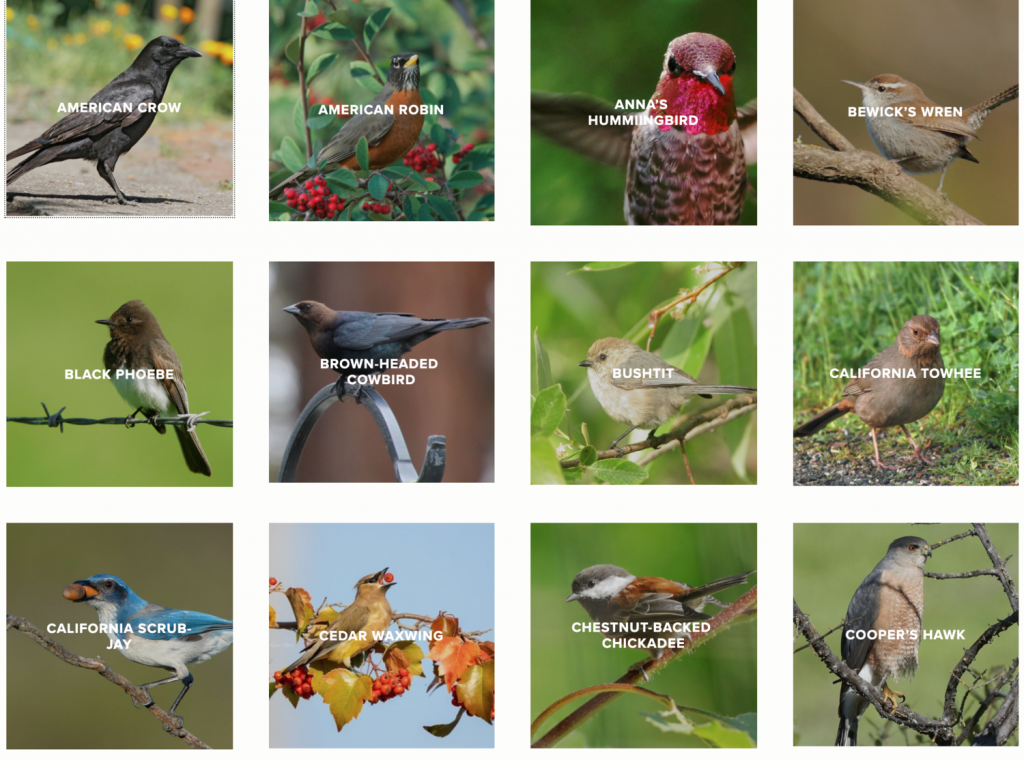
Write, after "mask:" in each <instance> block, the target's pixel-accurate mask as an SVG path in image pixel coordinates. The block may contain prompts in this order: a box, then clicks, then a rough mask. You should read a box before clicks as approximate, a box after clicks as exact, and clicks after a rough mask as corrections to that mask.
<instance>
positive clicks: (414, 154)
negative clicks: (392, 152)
mask: <svg viewBox="0 0 1024 760" xmlns="http://www.w3.org/2000/svg"><path fill="white" fill-rule="evenodd" d="M436 150H437V144H436V143H430V145H428V146H427V147H426V148H424V147H423V146H422V145H417V146H415V147H414V148H413V149H412V150H410V151H409V152H408V153H406V154H405V159H404V160H403V161H402V163H403V164H405V165H406V166H411V167H412V168H413V169H414V170H415V171H418V172H422V171H425V172H426V173H427V174H433V173H434V171H435V170H437V169H439V168H441V166H442V164H443V162H442V161H441V159H440V158H439V157H438V155H437V154H436V153H435V152H434V151H436Z"/></svg>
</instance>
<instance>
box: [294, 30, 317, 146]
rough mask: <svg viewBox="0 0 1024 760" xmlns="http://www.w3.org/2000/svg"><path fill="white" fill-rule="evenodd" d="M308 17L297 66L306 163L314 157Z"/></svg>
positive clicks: (300, 44)
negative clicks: (308, 91)
mask: <svg viewBox="0 0 1024 760" xmlns="http://www.w3.org/2000/svg"><path fill="white" fill-rule="evenodd" d="M305 52H306V17H305V16H303V17H302V26H301V27H300V28H299V56H298V60H296V61H295V66H296V67H297V68H298V69H299V97H301V98H302V127H303V130H304V131H305V133H306V161H309V159H310V158H312V157H313V138H312V136H311V135H310V133H309V94H308V93H307V92H306V58H305Z"/></svg>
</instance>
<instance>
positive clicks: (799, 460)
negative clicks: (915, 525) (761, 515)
mask: <svg viewBox="0 0 1024 760" xmlns="http://www.w3.org/2000/svg"><path fill="white" fill-rule="evenodd" d="M910 450H911V448H910V446H907V451H910ZM925 455H926V456H927V457H928V458H929V459H931V460H933V461H936V462H940V463H946V462H947V461H948V458H946V457H943V456H941V455H938V454H936V452H934V451H927V452H926V454H925ZM902 457H903V455H902V454H901V455H900V456H896V455H895V454H894V453H893V452H892V451H889V452H888V454H886V453H885V451H884V450H883V453H882V461H883V462H885V463H886V464H891V465H895V466H897V467H899V469H898V470H882V469H879V468H878V467H875V465H874V463H873V460H874V447H873V446H872V445H871V438H870V437H868V438H865V439H863V440H858V441H839V442H830V441H827V440H826V441H823V442H818V441H810V442H807V443H805V442H803V441H801V442H798V443H796V444H794V447H793V484H794V485H798V486H935V485H940V484H939V483H937V482H936V481H935V480H933V479H932V477H931V475H930V474H929V468H928V467H926V466H925V465H924V464H922V463H921V462H919V461H918V460H916V459H904V458H902Z"/></svg>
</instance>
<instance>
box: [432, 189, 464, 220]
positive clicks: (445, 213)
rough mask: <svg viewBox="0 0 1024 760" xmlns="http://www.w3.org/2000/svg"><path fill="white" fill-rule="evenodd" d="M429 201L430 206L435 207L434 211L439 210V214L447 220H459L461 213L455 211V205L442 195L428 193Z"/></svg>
mask: <svg viewBox="0 0 1024 760" xmlns="http://www.w3.org/2000/svg"><path fill="white" fill-rule="evenodd" d="M427 203H429V204H430V208H432V209H434V211H436V212H437V215H438V216H439V217H441V218H442V219H444V220H445V221H446V222H457V221H459V215H458V214H457V213H456V212H455V207H454V206H453V205H452V204H450V203H449V202H448V201H446V200H445V199H444V198H442V197H441V196H439V195H428V196H427Z"/></svg>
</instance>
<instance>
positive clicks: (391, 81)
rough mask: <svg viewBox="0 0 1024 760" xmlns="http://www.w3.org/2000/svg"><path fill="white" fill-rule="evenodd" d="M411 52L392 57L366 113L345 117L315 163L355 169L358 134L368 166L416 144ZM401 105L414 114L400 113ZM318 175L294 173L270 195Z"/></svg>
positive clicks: (416, 71) (415, 67)
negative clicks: (385, 78)
mask: <svg viewBox="0 0 1024 760" xmlns="http://www.w3.org/2000/svg"><path fill="white" fill-rule="evenodd" d="M419 60H420V59H419V56H418V55H416V54H415V53H400V54H399V55H396V56H394V57H392V59H391V68H390V69H389V70H388V81H387V84H385V85H384V89H383V90H381V91H380V92H378V93H377V94H376V95H375V96H374V98H373V100H371V101H370V103H369V105H368V106H367V107H366V108H367V109H368V110H369V111H370V112H369V113H360V114H356V115H355V116H353V117H352V118H351V119H349V120H348V121H347V122H346V123H345V126H343V127H342V128H341V129H339V130H338V133H337V134H336V135H334V137H332V138H331V140H330V142H328V143H327V144H326V145H325V146H324V147H323V149H322V150H321V151H320V153H319V154H318V155H317V163H318V164H320V163H321V162H324V161H326V162H327V167H326V169H327V170H329V171H334V170H336V169H352V170H358V169H359V160H358V159H357V158H356V145H357V144H358V143H359V138H360V137H365V138H366V144H367V146H368V147H369V149H370V166H369V168H370V169H371V170H373V169H382V168H384V167H385V166H389V165H391V164H392V163H394V162H395V161H396V160H397V159H399V158H401V157H403V156H404V155H405V154H406V153H408V152H409V151H410V150H411V149H412V147H413V146H414V145H415V144H416V140H418V139H419V136H420V130H422V129H423V114H422V112H420V111H421V107H422V106H423V98H422V97H421V96H420V90H419V86H420V64H419ZM377 106H390V107H391V113H374V112H375V111H377V110H378V109H377V108H376V107H377ZM402 106H405V107H406V108H407V109H409V108H412V110H415V111H417V113H402ZM315 174H319V171H314V170H312V169H303V170H302V171H299V172H296V173H295V174H293V175H292V176H290V177H289V178H288V179H286V180H285V181H284V182H282V183H281V184H279V185H278V186H277V187H275V188H274V189H273V190H271V191H270V198H271V199H272V200H273V199H275V198H279V197H283V195H284V189H285V188H286V187H287V186H288V185H291V184H292V183H293V182H302V181H304V180H306V179H308V178H309V177H312V176H314V175H315Z"/></svg>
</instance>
